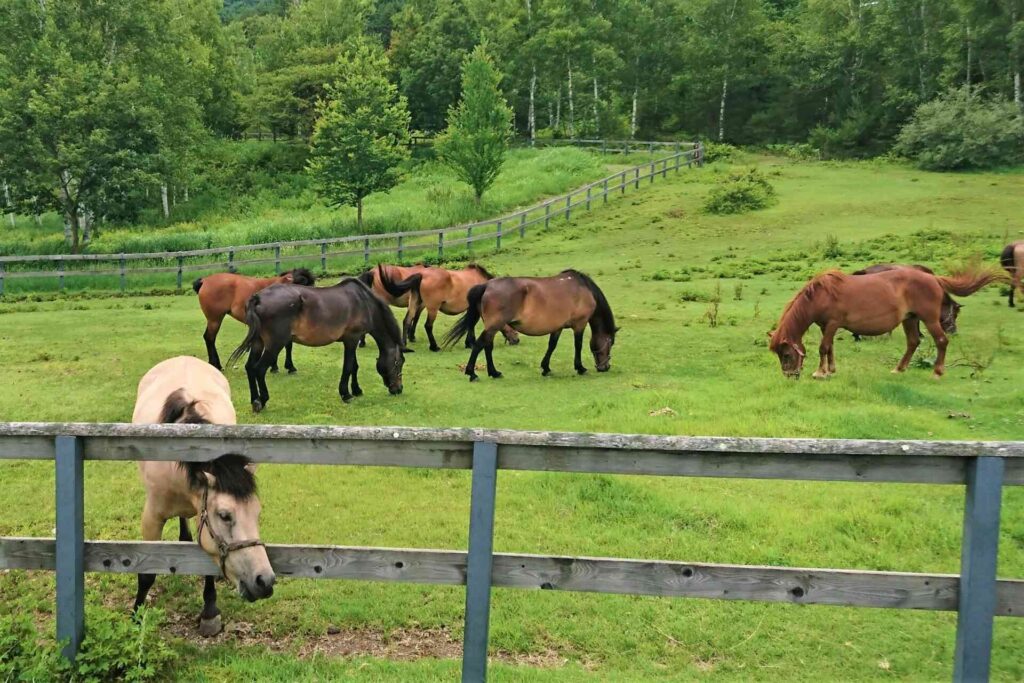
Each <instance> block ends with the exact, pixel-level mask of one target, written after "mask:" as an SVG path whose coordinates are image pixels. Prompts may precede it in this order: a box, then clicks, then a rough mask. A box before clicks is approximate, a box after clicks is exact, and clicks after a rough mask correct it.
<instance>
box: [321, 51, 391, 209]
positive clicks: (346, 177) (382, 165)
mask: <svg viewBox="0 0 1024 683" xmlns="http://www.w3.org/2000/svg"><path fill="white" fill-rule="evenodd" d="M339 66H340V67H341V68H339V73H340V74H341V75H340V76H339V77H338V79H337V80H336V81H334V82H333V83H330V84H328V85H327V98H326V99H323V100H320V102H319V103H318V104H317V114H318V118H317V121H316V125H315V126H314V129H313V139H312V145H311V148H310V159H309V164H308V169H309V172H310V173H311V174H312V175H313V177H314V178H315V179H316V182H317V185H318V190H319V192H320V194H321V196H322V197H324V198H325V199H326V200H327V203H328V204H330V205H331V206H354V207H356V224H357V226H358V227H359V228H360V229H361V228H362V226H363V199H365V198H366V197H367V196H368V195H370V194H371V193H373V192H387V191H388V190H390V189H391V188H392V187H394V186H395V185H396V184H397V183H398V177H399V174H398V165H399V164H400V163H401V162H402V161H404V160H405V159H406V158H407V157H408V156H409V109H408V108H407V106H406V101H405V98H404V97H401V96H400V95H399V94H398V89H397V88H396V87H395V86H394V85H393V84H392V83H391V82H389V81H388V79H387V76H386V74H387V72H388V63H387V58H386V57H385V56H384V53H383V51H382V50H381V48H380V47H378V46H377V45H375V44H374V43H372V42H371V41H370V40H367V39H359V40H357V41H354V43H353V45H352V47H351V48H349V49H348V50H347V51H346V52H344V53H343V54H342V56H341V57H340V58H339Z"/></svg>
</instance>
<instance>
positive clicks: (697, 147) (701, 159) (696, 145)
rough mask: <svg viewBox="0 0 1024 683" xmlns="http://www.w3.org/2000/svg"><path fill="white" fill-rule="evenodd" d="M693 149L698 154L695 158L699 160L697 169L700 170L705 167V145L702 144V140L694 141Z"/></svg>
mask: <svg viewBox="0 0 1024 683" xmlns="http://www.w3.org/2000/svg"><path fill="white" fill-rule="evenodd" d="M693 149H694V151H695V152H696V154H695V155H694V156H696V158H697V168H700V167H701V166H703V165H704V145H702V144H701V143H700V140H694V141H693Z"/></svg>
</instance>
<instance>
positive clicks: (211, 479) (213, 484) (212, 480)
mask: <svg viewBox="0 0 1024 683" xmlns="http://www.w3.org/2000/svg"><path fill="white" fill-rule="evenodd" d="M203 475H204V476H205V477H206V485H207V486H208V487H209V488H211V489H215V488H217V477H215V476H213V475H212V474H210V473H209V472H203Z"/></svg>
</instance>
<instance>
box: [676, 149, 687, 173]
mask: <svg viewBox="0 0 1024 683" xmlns="http://www.w3.org/2000/svg"><path fill="white" fill-rule="evenodd" d="M681 154H682V152H679V151H677V152H676V173H679V157H680V155H681ZM687 166H689V164H687Z"/></svg>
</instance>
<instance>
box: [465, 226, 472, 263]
mask: <svg viewBox="0 0 1024 683" xmlns="http://www.w3.org/2000/svg"><path fill="white" fill-rule="evenodd" d="M466 251H468V252H469V255H470V256H472V255H473V226H472V225H469V226H466Z"/></svg>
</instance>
